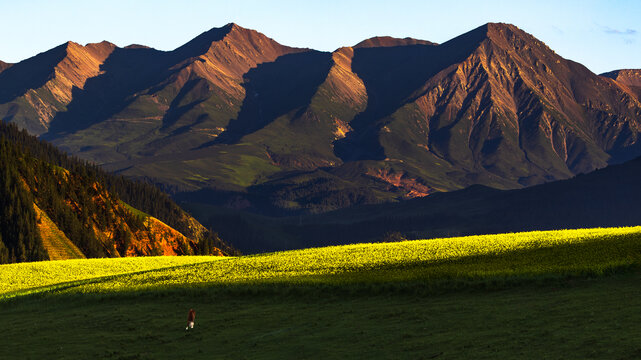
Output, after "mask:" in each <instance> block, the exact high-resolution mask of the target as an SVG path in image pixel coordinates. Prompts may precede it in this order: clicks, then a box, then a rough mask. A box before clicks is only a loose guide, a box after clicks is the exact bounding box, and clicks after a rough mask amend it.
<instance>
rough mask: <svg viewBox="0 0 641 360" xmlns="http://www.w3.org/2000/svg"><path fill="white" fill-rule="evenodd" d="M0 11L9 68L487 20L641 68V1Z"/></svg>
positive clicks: (146, 4) (404, 1)
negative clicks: (233, 35)
mask: <svg viewBox="0 0 641 360" xmlns="http://www.w3.org/2000/svg"><path fill="white" fill-rule="evenodd" d="M0 12H1V13H2V15H3V19H2V21H0V31H1V32H2V34H3V36H2V41H0V60H3V61H7V62H17V61H20V60H23V59H25V58H28V57H30V56H33V55H35V54H37V53H39V52H42V51H46V50H48V49H50V48H52V47H54V46H56V45H59V44H61V43H63V42H65V41H68V40H73V41H76V42H78V43H81V44H86V43H89V42H98V41H102V40H108V41H111V42H113V43H115V44H116V45H118V46H126V45H129V44H132V43H138V44H144V45H148V46H152V47H155V48H157V49H160V50H171V49H174V48H176V47H178V46H179V45H181V44H183V43H185V42H187V41H189V40H190V39H192V38H193V37H195V36H196V35H198V34H200V33H202V32H204V31H206V30H209V29H210V28H212V27H220V26H223V25H225V24H226V23H229V22H235V23H237V24H239V25H241V26H244V27H247V28H252V29H256V30H258V31H260V32H262V33H264V34H266V35H267V36H269V37H272V38H274V39H275V40H277V41H278V42H280V43H282V44H285V45H290V46H300V47H310V48H314V49H318V50H326V51H331V50H334V49H336V48H338V47H340V46H348V45H353V44H355V43H357V42H359V41H361V40H363V39H365V38H368V37H371V36H375V35H390V36H397V37H406V36H410V37H415V38H420V39H425V40H430V41H434V42H439V43H441V42H445V41H447V40H448V39H451V38H453V37H455V36H457V35H460V34H462V33H464V32H466V31H469V30H471V29H474V28H476V27H477V26H480V25H482V24H484V23H487V22H508V23H512V24H515V25H517V26H518V27H520V28H521V29H523V30H525V31H527V32H529V33H531V34H533V35H534V36H536V37H537V38H539V39H540V40H542V41H543V42H545V43H546V44H548V46H550V47H551V48H552V49H553V50H555V51H556V52H557V53H558V54H560V55H561V56H564V57H566V58H569V59H571V60H574V61H578V62H580V63H582V64H584V65H586V66H587V67H588V68H590V70H592V71H594V72H596V73H601V72H605V71H609V70H614V69H620V68H641V1H634V0H618V1H617V0H611V1H605V0H602V1H596V0H583V1H574V0H564V1H547V0H544V1H542V0H539V1H531V0H530V1H518V0H513V1H499V0H486V1H481V0H476V1H467V0H449V1H410V0H396V1H379V0H369V1H360V0H352V1H350V0H346V1H335V0H324V1H314V2H312V1H305V0H299V1H290V0H272V1H267V0H263V1H250V0H234V1H227V0H219V1H204V0H196V1H162V0H156V1H149V0H126V1H123V0H111V1H100V2H98V1H91V0H84V1H79V0H57V1H44V0H22V1H15V0H0Z"/></svg>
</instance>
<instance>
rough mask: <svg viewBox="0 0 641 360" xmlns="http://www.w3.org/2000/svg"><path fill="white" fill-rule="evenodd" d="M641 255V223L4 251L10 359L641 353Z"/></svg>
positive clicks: (2, 312) (0, 273)
mask: <svg viewBox="0 0 641 360" xmlns="http://www.w3.org/2000/svg"><path fill="white" fill-rule="evenodd" d="M640 264H641V227H634V228H615V229H587V230H565V231H553V232H552V231H548V232H531V233H520V234H502V235H487V236H475V237H464V238H452V239H435V240H420V241H407V242H399V243H385V244H360V245H349V246H339V247H330V248H319V249H307V250H298V251H290V252H281V253H272V254H264V255H256V256H244V257H235V258H214V257H174V258H171V257H165V258H163V257H156V258H137V259H132V258H128V259H94V260H68V261H58V262H42V263H29V264H12V265H2V266H0V319H2V321H1V322H0V328H1V329H0V330H1V331H2V334H3V336H2V340H0V358H10V357H11V356H15V355H16V354H19V355H20V358H21V359H25V358H26V359H29V358H33V359H38V358H43V357H53V358H69V359H74V358H92V357H93V358H104V359H163V358H167V359H169V358H171V359H175V358H196V359H200V358H202V359H212V358H221V359H283V358H292V359H317V358H365V357H367V358H381V359H397V358H404V359H421V358H425V359H428V358H439V359H467V358H477V359H495V358H500V357H503V358H510V359H511V358H530V359H542V358H552V359H556V358H558V359H587V358H598V359H603V358H612V359H625V358H629V359H634V358H638V357H639V356H641V341H639V340H638V339H639V338H641V325H638V323H639V316H638V313H639V309H641V296H640V295H641V287H640V286H639V285H640V284H641V281H640V280H641V271H640V270H639V269H640V267H639V265H640ZM190 307H193V308H194V309H196V311H197V318H196V328H195V329H194V331H190V332H187V331H185V329H184V326H185V324H184V323H185V318H186V316H187V310H188V309H189V308H190Z"/></svg>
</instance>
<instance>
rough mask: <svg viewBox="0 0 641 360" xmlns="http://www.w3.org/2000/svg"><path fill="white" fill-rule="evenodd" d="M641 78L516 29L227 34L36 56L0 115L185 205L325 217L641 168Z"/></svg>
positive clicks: (6, 93)
mask: <svg viewBox="0 0 641 360" xmlns="http://www.w3.org/2000/svg"><path fill="white" fill-rule="evenodd" d="M635 74H636V75H635ZM638 79H639V78H638V71H636V72H635V70H625V71H619V72H616V74H615V73H610V74H609V75H608V74H605V75H604V76H599V75H596V74H594V73H592V72H590V71H589V70H588V69H587V68H585V67H584V66H582V65H581V64H578V63H575V62H572V61H569V60H566V59H563V58H562V57H560V56H558V55H557V54H556V53H555V52H554V51H553V50H551V49H550V48H548V47H547V46H546V45H545V44H544V43H542V42H541V41H540V40H538V39H536V38H534V37H533V36H531V35H529V34H527V33H525V32H523V31H522V30H520V29H518V28H517V27H515V26H513V25H508V24H486V25H483V26H481V27H479V28H477V29H474V30H472V31H470V32H468V33H466V34H463V35H461V36H459V37H456V38H454V39H452V40H450V41H447V42H445V43H443V44H434V43H431V42H429V41H424V40H416V39H411V38H405V39H395V38H390V37H376V38H372V39H367V40H364V41H363V42H361V43H359V44H357V45H355V46H353V47H343V48H340V49H337V50H336V51H334V52H331V53H328V52H318V51H314V50H309V49H297V48H290V47H287V46H283V45H280V44H278V43H277V42H276V41H274V40H272V39H270V38H268V37H266V36H264V35H262V34H260V33H258V32H256V31H254V30H248V29H244V28H242V27H240V26H238V25H235V24H228V25H226V26H224V27H222V28H214V29H212V30H210V31H208V32H205V33H203V34H201V35H200V36H198V37H196V38H195V39H194V40H192V41H190V42H188V43H186V44H185V45H183V46H181V47H179V48H177V49H175V50H173V51H169V52H163V51H158V50H154V49H151V48H145V47H142V46H130V47H126V48H118V47H115V46H113V45H112V44H109V43H107V42H103V43H100V44H89V45H87V46H80V45H77V44H74V43H67V44H64V45H61V46H59V47H57V48H54V49H52V50H50V51H48V52H45V53H42V54H39V55H36V56H34V57H33V58H31V59H28V60H25V61H23V62H20V63H18V64H14V65H12V66H11V67H9V68H8V69H6V70H5V71H3V72H1V73H0V117H2V118H3V119H4V120H5V121H9V122H14V123H16V124H18V125H19V126H21V127H23V128H26V129H28V130H29V131H30V132H32V133H35V134H39V135H40V136H42V137H43V138H45V139H49V140H51V141H52V142H53V143H54V144H56V145H58V146H60V147H61V148H63V149H65V150H67V151H69V152H70V153H72V154H74V155H77V156H79V157H81V158H83V159H87V160H90V161H92V162H96V163H98V164H101V165H103V166H104V167H105V168H107V169H109V170H113V171H117V172H119V173H121V174H124V175H126V176H130V177H134V178H135V177H138V178H146V179H152V181H154V182H157V183H159V184H162V185H164V186H165V188H166V189H169V190H172V191H173V192H174V193H177V194H176V196H177V198H178V199H181V200H185V201H192V202H194V201H195V202H207V203H210V204H211V203H213V204H220V205H225V206H230V207H235V208H242V209H250V210H253V211H262V212H266V213H270V214H279V213H291V212H292V211H306V212H322V211H327V210H332V209H337V208H342V207H348V206H353V205H357V204H367V203H377V202H383V201H394V200H399V199H407V198H413V197H423V196H427V195H430V194H432V193H434V192H437V191H451V190H456V189H461V188H464V187H467V186H470V185H472V184H483V185H486V186H491V187H495V188H501V189H511V188H520V187H524V186H530V185H535V184H540V183H543V182H548V181H552V180H558V179H565V178H568V177H571V176H573V175H575V174H579V173H585V172H589V171H592V170H595V169H598V168H602V167H604V166H607V165H608V164H613V163H619V162H623V161H626V160H629V159H631V158H633V157H635V156H638V155H641V148H640V145H639V144H640V143H639V139H638V137H639V132H640V125H641V124H640V122H641V102H640V93H639V85H638V84H639V82H638Z"/></svg>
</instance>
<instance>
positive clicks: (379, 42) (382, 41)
mask: <svg viewBox="0 0 641 360" xmlns="http://www.w3.org/2000/svg"><path fill="white" fill-rule="evenodd" d="M408 45H437V44H436V43H433V42H431V41H427V40H420V39H414V38H411V37H406V38H402V39H401V38H395V37H391V36H374V37H371V38H369V39H365V40H363V41H361V42H359V43H358V44H356V45H354V48H373V47H393V46H408Z"/></svg>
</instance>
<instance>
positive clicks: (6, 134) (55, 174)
mask: <svg viewBox="0 0 641 360" xmlns="http://www.w3.org/2000/svg"><path fill="white" fill-rule="evenodd" d="M0 160H1V161H0V162H1V163H2V172H1V173H0V218H1V219H2V220H0V223H1V224H0V263H7V262H16V261H17V262H21V261H35V260H45V259H52V260H58V259H69V258H84V257H105V256H109V257H119V256H142V255H188V254H196V253H198V254H219V255H222V254H224V253H228V252H232V253H233V252H234V251H235V250H234V249H232V248H230V247H229V246H227V245H226V244H225V243H224V242H222V241H221V240H220V239H219V238H218V237H217V235H215V234H213V233H211V232H209V231H208V230H206V229H205V228H204V227H203V226H202V225H200V223H198V222H197V221H196V220H195V219H193V218H192V217H191V216H189V215H187V214H186V213H185V212H184V211H182V210H181V209H180V208H178V206H177V205H175V204H174V203H173V202H172V201H171V200H170V199H169V198H168V197H167V195H165V194H162V193H161V192H160V191H158V190H157V189H154V188H153V187H150V186H149V185H145V184H141V183H134V182H131V181H129V180H125V179H123V178H121V177H115V176H113V175H109V174H107V173H104V172H103V171H101V170H99V169H97V168H95V167H93V166H89V165H87V164H84V163H82V162H79V161H78V160H74V159H70V158H68V157H66V155H64V154H63V153H60V152H58V151H57V150H56V149H55V148H53V147H52V146H51V145H48V144H46V143H42V142H40V141H38V140H37V139H35V138H34V137H32V136H31V135H28V134H26V133H25V132H20V131H18V129H17V127H15V126H13V125H9V126H8V125H5V124H0ZM60 165H65V166H66V168H65V167H62V166H60ZM118 193H120V195H118ZM123 200H126V201H129V202H130V203H136V204H137V205H138V206H139V209H136V208H134V207H132V206H131V205H130V204H128V203H126V202H125V201H123ZM141 208H142V209H144V212H143V211H141V210H140V209H141ZM150 213H151V214H154V215H155V216H158V217H160V218H163V219H164V220H165V221H166V222H169V223H171V224H174V226H175V227H177V228H180V229H181V231H178V230H176V229H174V228H172V227H170V226H169V225H167V224H166V223H165V222H163V221H161V220H159V219H158V218H156V217H154V216H152V215H150Z"/></svg>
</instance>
